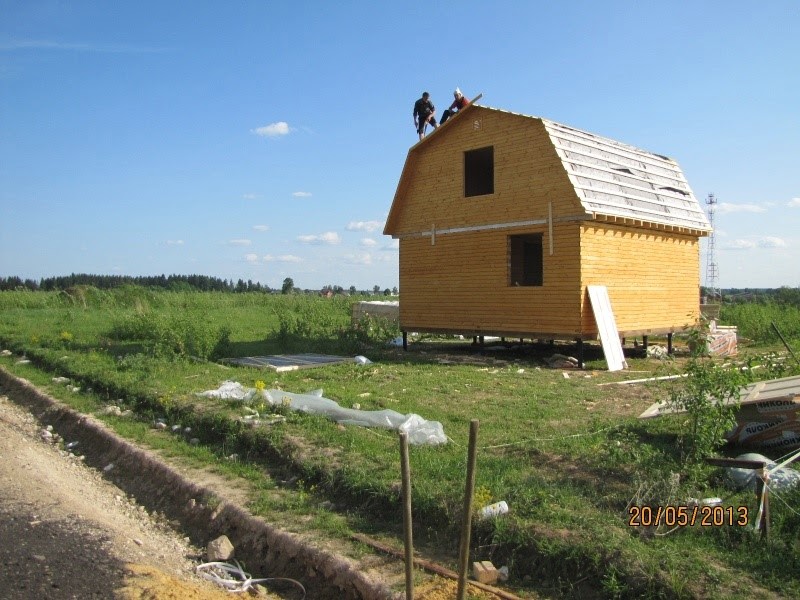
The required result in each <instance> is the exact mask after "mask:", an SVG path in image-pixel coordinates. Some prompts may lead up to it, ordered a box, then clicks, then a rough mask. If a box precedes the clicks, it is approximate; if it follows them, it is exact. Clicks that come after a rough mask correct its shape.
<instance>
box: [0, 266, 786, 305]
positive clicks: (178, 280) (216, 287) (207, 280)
mask: <svg viewBox="0 0 800 600" xmlns="http://www.w3.org/2000/svg"><path fill="white" fill-rule="evenodd" d="M126 285H136V286H140V287H146V288H153V289H164V290H169V291H172V292H192V291H199V292H232V293H236V294H244V293H249V292H261V293H270V292H273V291H275V292H277V290H272V288H270V287H269V286H267V285H262V284H261V283H259V282H257V281H253V280H252V279H248V280H247V281H245V280H244V279H239V280H237V281H236V282H234V281H233V280H232V279H230V280H228V279H221V278H219V277H211V276H209V275H163V274H162V275H145V276H136V277H132V276H130V275H91V274H87V273H72V274H70V275H59V276H57V277H44V278H42V279H40V280H38V281H37V280H35V279H22V278H21V277H17V276H9V277H0V291H4V290H31V291H37V290H42V291H59V290H66V289H69V288H72V287H76V286H91V287H95V288H98V289H101V290H108V289H113V288H117V287H121V286H126ZM280 292H281V293H282V294H293V293H309V294H318V293H320V290H319V289H316V290H313V289H312V290H308V289H305V290H303V289H299V288H297V287H296V286H295V283H294V279H292V278H291V277H287V278H285V279H284V280H283V284H282V285H281V289H280ZM322 292H323V293H328V292H330V293H331V294H332V295H339V294H348V293H349V294H350V295H351V296H355V295H359V294H360V295H363V296H369V295H374V296H381V295H383V296H390V295H394V296H396V295H397V294H398V290H397V286H394V287H393V288H391V289H390V288H381V286H379V285H375V286H373V288H372V290H371V291H370V290H369V289H364V290H359V289H358V288H356V286H354V285H351V286H350V287H349V288H344V287H342V286H341V285H333V284H328V285H326V286H324V287H323V288H322ZM776 298H780V301H787V300H791V299H795V301H796V302H798V303H800V289H798V290H791V289H790V288H781V290H779V294H778V295H777V296H776Z"/></svg>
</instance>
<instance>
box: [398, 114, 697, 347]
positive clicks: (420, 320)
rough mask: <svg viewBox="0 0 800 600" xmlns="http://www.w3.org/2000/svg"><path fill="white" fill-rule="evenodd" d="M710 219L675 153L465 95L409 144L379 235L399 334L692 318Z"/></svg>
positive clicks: (548, 334)
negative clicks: (605, 312)
mask: <svg viewBox="0 0 800 600" xmlns="http://www.w3.org/2000/svg"><path fill="white" fill-rule="evenodd" d="M709 232H710V226H709V222H708V220H707V218H706V216H705V214H704V212H703V210H702V208H701V206H700V205H699V203H698V201H697V199H696V198H695V196H694V194H693V193H692V190H691V189H690V187H689V185H688V183H687V182H686V179H685V177H684V175H683V173H682V172H681V169H680V167H679V166H678V164H677V163H676V162H675V161H674V160H672V159H670V158H667V157H665V156H660V155H658V154H653V153H651V152H646V151H644V150H640V149H638V148H634V147H632V146H629V145H626V144H622V143H620V142H616V141H614V140H611V139H607V138H603V137H600V136H597V135H593V134H591V133H587V132H585V131H580V130H578V129H574V128H572V127H568V126H565V125H561V124H558V123H554V122H552V121H549V120H547V119H543V118H539V117H532V116H527V115H522V114H517V113H512V112H508V111H505V110H498V109H495V108H490V107H486V106H481V105H478V104H471V105H469V106H468V107H466V108H465V109H463V110H462V111H460V112H459V113H458V114H457V115H456V116H455V117H454V118H453V119H452V120H450V121H448V122H447V123H446V124H445V125H443V126H441V127H439V129H438V130H436V131H434V132H432V133H430V134H429V135H428V136H427V137H426V138H424V139H423V140H422V141H420V142H419V143H417V144H415V145H414V146H413V147H412V148H411V149H410V150H409V152H408V156H407V158H406V161H405V165H404V166H403V171H402V174H401V176H400V181H399V183H398V186H397V191H396V193H395V196H394V200H393V202H392V206H391V210H390V212H389V216H388V219H387V221H386V226H385V229H384V234H386V235H391V236H392V237H393V238H396V239H399V246H400V326H401V329H402V330H403V332H404V335H405V333H406V332H409V331H418V332H441V333H457V334H463V335H468V336H484V335H498V336H504V337H514V338H534V339H569V340H577V341H579V343H580V342H581V341H582V340H590V339H596V338H597V336H598V333H599V329H598V323H597V322H596V319H595V316H594V313H593V310H592V306H591V303H590V300H589V293H588V291H589V289H591V288H593V287H594V286H604V287H605V289H606V290H607V294H608V299H609V300H610V307H611V309H612V310H613V316H614V318H615V319H616V327H617V333H618V334H619V336H620V337H625V336H629V337H633V336H647V335H650V334H653V335H655V334H668V335H669V337H670V341H671V334H672V333H674V332H677V331H680V330H682V329H683V328H684V327H685V326H687V325H690V324H694V323H695V322H696V321H697V319H698V317H699V315H700V238H701V237H702V236H705V235H707V234H708V233H709Z"/></svg>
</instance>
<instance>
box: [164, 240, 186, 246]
mask: <svg viewBox="0 0 800 600" xmlns="http://www.w3.org/2000/svg"><path fill="white" fill-rule="evenodd" d="M167 246H183V240H167Z"/></svg>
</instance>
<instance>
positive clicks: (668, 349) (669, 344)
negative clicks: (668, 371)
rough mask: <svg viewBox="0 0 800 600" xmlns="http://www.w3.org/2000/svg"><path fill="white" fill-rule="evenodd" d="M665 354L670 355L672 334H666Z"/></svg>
mask: <svg viewBox="0 0 800 600" xmlns="http://www.w3.org/2000/svg"><path fill="white" fill-rule="evenodd" d="M667 354H669V355H672V333H668V334H667Z"/></svg>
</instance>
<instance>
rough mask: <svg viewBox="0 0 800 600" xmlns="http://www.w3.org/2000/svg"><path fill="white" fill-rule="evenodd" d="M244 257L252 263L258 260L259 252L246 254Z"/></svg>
mask: <svg viewBox="0 0 800 600" xmlns="http://www.w3.org/2000/svg"><path fill="white" fill-rule="evenodd" d="M244 259H245V260H246V261H247V262H250V263H254V262H258V254H245V255H244Z"/></svg>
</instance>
